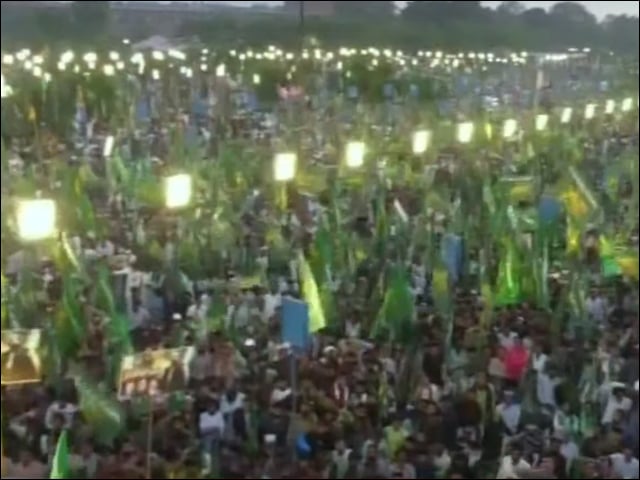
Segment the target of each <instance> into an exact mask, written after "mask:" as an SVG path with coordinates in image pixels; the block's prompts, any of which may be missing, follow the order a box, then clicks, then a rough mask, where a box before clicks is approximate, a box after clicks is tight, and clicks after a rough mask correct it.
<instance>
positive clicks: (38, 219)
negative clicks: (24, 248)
mask: <svg viewBox="0 0 640 480" xmlns="http://www.w3.org/2000/svg"><path fill="white" fill-rule="evenodd" d="M55 228H56V204H55V202H54V201H53V200H23V201H21V202H20V203H18V235H19V236H20V238H21V239H23V240H26V241H37V240H43V239H45V238H48V237H51V236H52V235H53V234H54V232H55Z"/></svg>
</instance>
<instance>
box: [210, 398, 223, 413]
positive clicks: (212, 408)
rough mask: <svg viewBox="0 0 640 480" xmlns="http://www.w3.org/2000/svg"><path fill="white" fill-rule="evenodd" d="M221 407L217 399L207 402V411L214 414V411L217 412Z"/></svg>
mask: <svg viewBox="0 0 640 480" xmlns="http://www.w3.org/2000/svg"><path fill="white" fill-rule="evenodd" d="M219 408H220V405H219V403H218V401H217V400H216V399H211V400H210V401H209V403H208V404H207V411H208V412H209V413H210V414H212V415H213V414H214V413H217V411H218V409H219Z"/></svg>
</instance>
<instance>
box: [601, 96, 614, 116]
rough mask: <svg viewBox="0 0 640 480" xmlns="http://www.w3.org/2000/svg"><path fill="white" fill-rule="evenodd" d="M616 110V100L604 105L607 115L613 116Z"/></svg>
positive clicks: (608, 101)
mask: <svg viewBox="0 0 640 480" xmlns="http://www.w3.org/2000/svg"><path fill="white" fill-rule="evenodd" d="M615 109H616V101H615V100H607V103H605V104H604V113H605V114H607V115H611V114H613V112H614V111H615Z"/></svg>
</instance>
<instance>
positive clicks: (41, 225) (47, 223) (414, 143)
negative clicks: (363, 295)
mask: <svg viewBox="0 0 640 480" xmlns="http://www.w3.org/2000/svg"><path fill="white" fill-rule="evenodd" d="M615 106H616V104H615V102H614V101H613V100H609V101H607V103H606V104H605V113H607V114H613V113H614V110H615ZM632 108H633V99H632V98H625V99H624V100H623V101H622V103H621V111H623V112H628V111H630V110H631V109H632ZM596 109H597V105H596V104H594V103H590V104H588V105H587V106H586V107H585V112H584V117H585V119H587V120H589V119H592V118H593V117H594V116H595V113H596ZM572 113H573V110H572V109H571V108H570V107H567V108H565V109H563V111H562V115H561V119H560V120H561V123H564V124H566V123H568V122H569V121H570V120H571V117H572ZM548 124H549V115H547V114H540V115H537V116H536V119H535V129H536V130H537V131H544V130H546V129H547V127H548ZM474 129H475V126H474V124H473V122H462V123H459V124H458V126H457V130H456V137H457V140H458V142H460V143H461V144H467V143H469V142H471V140H472V139H473V134H474ZM517 132H518V122H517V120H515V119H513V118H510V119H507V120H505V121H504V123H503V126H502V136H503V138H505V139H510V138H513V137H514V136H515V135H516V133H517ZM432 135H433V133H432V132H431V131H430V130H419V131H416V132H414V133H413V135H412V137H411V147H412V151H413V153H414V154H415V155H422V154H424V153H425V152H426V151H427V150H428V149H429V146H430V144H431V139H432ZM114 143H115V139H114V137H113V136H109V137H107V139H106V140H105V145H104V148H103V154H104V156H105V157H109V156H110V155H111V153H112V151H113V147H114ZM365 156H366V145H365V143H364V142H362V141H352V142H349V143H348V144H347V146H346V149H345V163H346V165H347V167H349V168H352V169H356V168H360V167H362V165H363V164H364V159H365ZM297 164H298V157H297V155H296V154H295V153H292V152H283V153H278V154H276V156H275V158H274V162H273V169H274V170H273V173H274V180H275V181H276V182H289V181H291V180H293V179H294V178H295V175H296V170H297ZM164 189H165V205H166V207H167V208H170V209H177V208H183V207H186V206H187V205H189V203H190V202H191V196H192V191H193V187H192V178H191V176H190V175H188V174H178V175H173V176H170V177H167V178H165V181H164ZM55 228H56V204H55V202H54V201H53V200H50V199H37V200H25V201H21V202H19V204H18V233H19V235H20V237H21V238H22V239H23V240H27V241H37V240H43V239H45V238H49V237H51V236H52V235H53V234H54V233H55Z"/></svg>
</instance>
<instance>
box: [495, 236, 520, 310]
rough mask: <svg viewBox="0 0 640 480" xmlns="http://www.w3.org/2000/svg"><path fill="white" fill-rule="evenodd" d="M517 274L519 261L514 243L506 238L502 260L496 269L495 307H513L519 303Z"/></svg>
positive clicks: (518, 279) (518, 278)
mask: <svg viewBox="0 0 640 480" xmlns="http://www.w3.org/2000/svg"><path fill="white" fill-rule="evenodd" d="M519 272H520V261H519V256H518V252H517V250H516V246H515V242H514V241H513V240H512V239H509V238H508V239H506V240H505V242H504V245H503V253H502V258H501V259H500V266H499V267H498V279H497V285H496V289H497V292H496V296H495V304H496V305H498V306H502V305H513V304H515V303H518V302H520V301H521V299H522V285H521V278H520V276H519Z"/></svg>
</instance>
